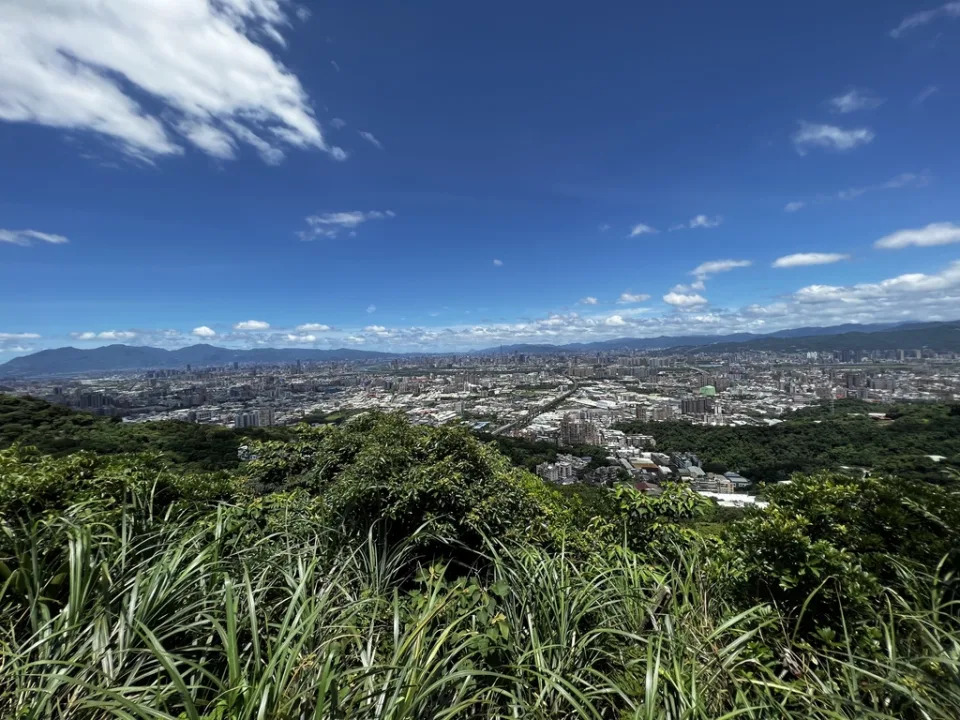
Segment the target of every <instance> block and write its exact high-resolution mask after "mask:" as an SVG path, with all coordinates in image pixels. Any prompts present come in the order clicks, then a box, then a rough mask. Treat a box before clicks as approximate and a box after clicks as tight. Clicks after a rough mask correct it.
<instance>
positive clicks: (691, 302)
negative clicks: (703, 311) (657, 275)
mask: <svg viewBox="0 0 960 720" xmlns="http://www.w3.org/2000/svg"><path fill="white" fill-rule="evenodd" d="M663 301H664V302H665V303H667V304H668V305H673V306H674V307H678V308H690V307H697V306H699V305H706V304H707V299H706V298H705V297H703V296H702V295H697V294H696V293H690V294H687V293H678V292H668V293H667V294H666V295H664V296H663Z"/></svg>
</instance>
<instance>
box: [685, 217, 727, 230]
mask: <svg viewBox="0 0 960 720" xmlns="http://www.w3.org/2000/svg"><path fill="white" fill-rule="evenodd" d="M722 222H723V218H722V217H720V216H719V215H716V216H714V217H707V216H706V215H697V216H696V217H694V218H692V219H691V220H690V225H689V227H690V228H691V229H693V228H715V227H717V226H718V225H720V223H722Z"/></svg>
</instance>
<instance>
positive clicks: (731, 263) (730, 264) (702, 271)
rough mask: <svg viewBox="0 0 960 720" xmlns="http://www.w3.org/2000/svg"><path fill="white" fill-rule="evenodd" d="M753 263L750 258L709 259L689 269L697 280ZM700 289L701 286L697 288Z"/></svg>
mask: <svg viewBox="0 0 960 720" xmlns="http://www.w3.org/2000/svg"><path fill="white" fill-rule="evenodd" d="M752 264H753V263H752V262H751V261H750V260H710V261H708V262H705V263H700V264H699V265H697V266H696V267H695V268H694V269H693V270H691V271H690V274H691V275H694V276H696V278H697V279H698V280H699V281H701V282H702V281H703V280H706V279H707V278H709V277H710V276H711V275H716V274H717V273H722V272H729V271H730V270H734V269H736V268H743V267H750V266H751V265H752ZM697 289H698V290H702V289H703V288H702V287H700V288H697Z"/></svg>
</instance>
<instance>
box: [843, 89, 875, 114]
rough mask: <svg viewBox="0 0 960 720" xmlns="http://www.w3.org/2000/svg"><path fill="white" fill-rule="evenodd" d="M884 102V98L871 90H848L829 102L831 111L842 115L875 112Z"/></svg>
mask: <svg viewBox="0 0 960 720" xmlns="http://www.w3.org/2000/svg"><path fill="white" fill-rule="evenodd" d="M883 102H884V100H883V98H881V97H877V96H876V95H874V94H873V93H872V92H870V91H869V90H857V89H851V90H848V91H847V92H845V93H843V94H842V95H837V96H836V97H832V98H830V100H829V103H830V107H831V109H832V110H833V111H834V112H838V113H842V114H846V113H852V112H857V111H858V110H873V109H874V108H878V107H880V106H881V105H883Z"/></svg>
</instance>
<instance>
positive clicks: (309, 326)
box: [297, 323, 331, 332]
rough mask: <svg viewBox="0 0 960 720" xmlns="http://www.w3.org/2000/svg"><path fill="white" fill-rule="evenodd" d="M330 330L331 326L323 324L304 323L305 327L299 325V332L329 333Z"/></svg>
mask: <svg viewBox="0 0 960 720" xmlns="http://www.w3.org/2000/svg"><path fill="white" fill-rule="evenodd" d="M330 330H331V328H330V326H329V325H324V324H323V323H304V324H303V325H297V332H329V331H330Z"/></svg>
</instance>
